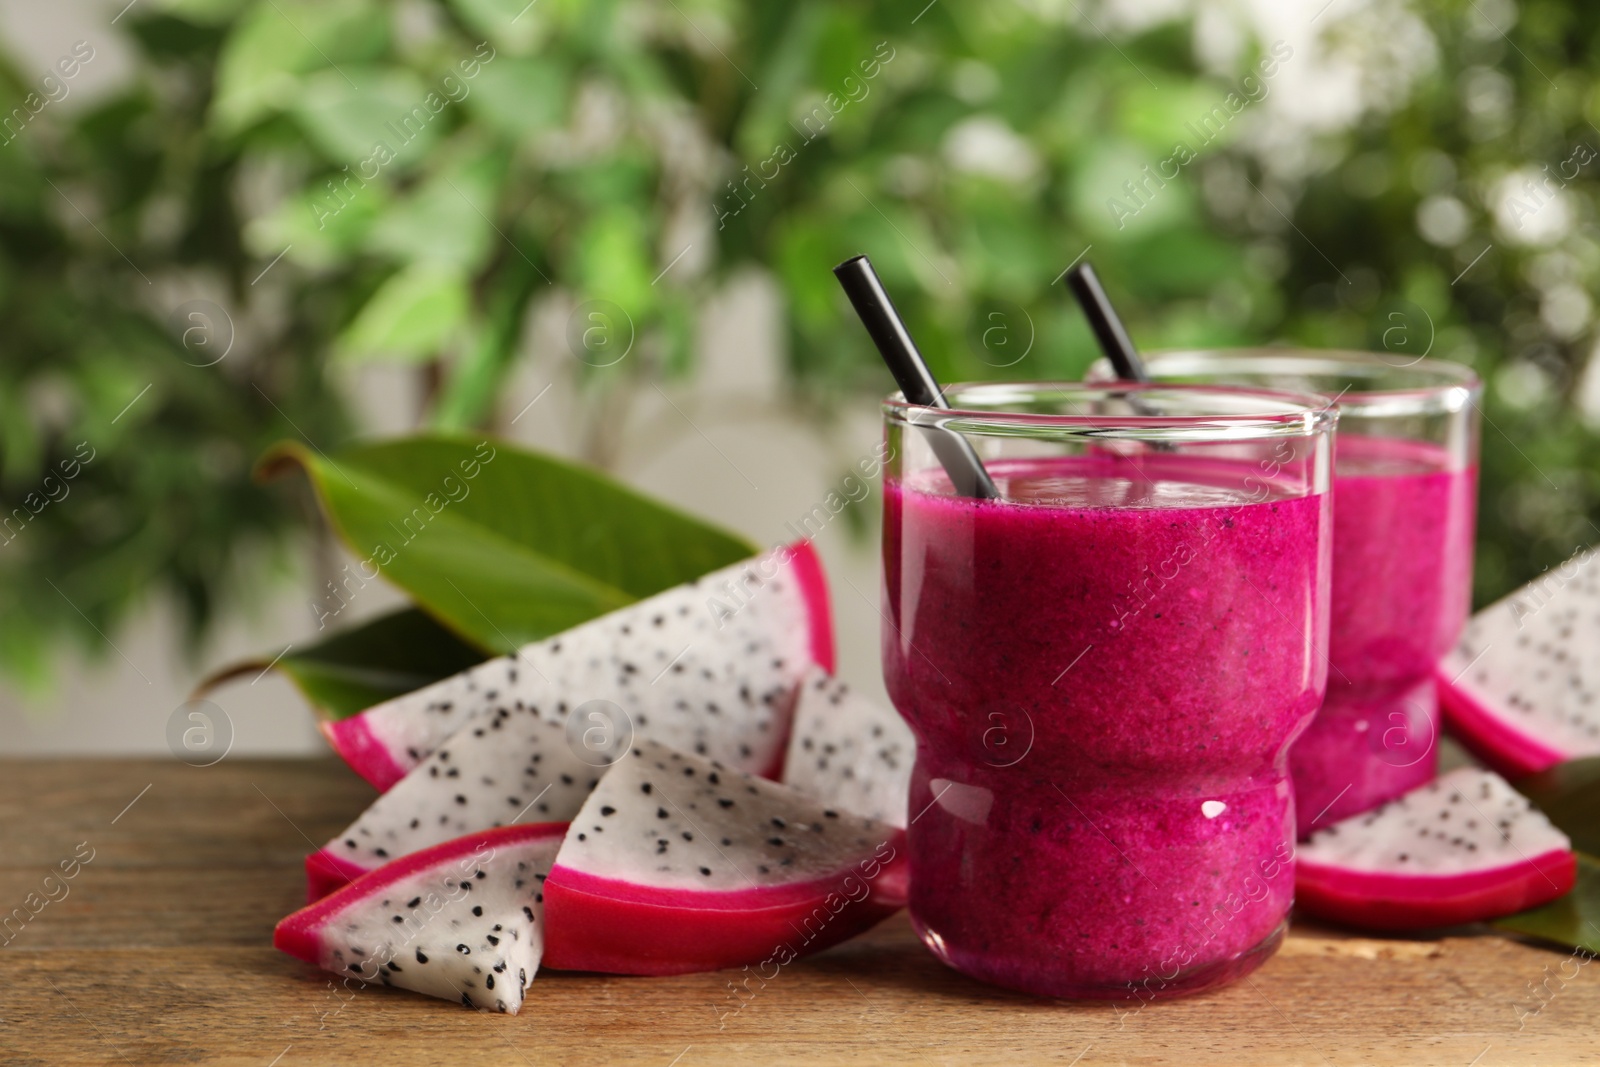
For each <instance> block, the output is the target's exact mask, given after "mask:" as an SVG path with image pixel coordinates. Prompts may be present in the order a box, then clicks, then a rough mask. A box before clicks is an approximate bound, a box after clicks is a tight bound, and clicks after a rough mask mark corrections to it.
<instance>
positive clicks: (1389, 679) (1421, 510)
mask: <svg viewBox="0 0 1600 1067" xmlns="http://www.w3.org/2000/svg"><path fill="white" fill-rule="evenodd" d="M1146 362H1147V365H1148V367H1149V369H1150V373H1151V376H1152V377H1153V378H1155V379H1156V380H1158V381H1164V382H1206V383H1211V384H1218V383H1227V384H1232V385H1248V386H1256V387H1263V388H1282V389H1292V390H1297V391H1303V392H1316V393H1321V394H1322V395H1324V396H1326V397H1328V399H1329V401H1330V402H1336V403H1337V405H1338V407H1339V430H1338V434H1337V439H1336V442H1335V461H1334V477H1333V497H1334V500H1333V602H1332V623H1331V626H1330V630H1329V661H1330V662H1329V673H1328V695H1327V699H1326V700H1325V701H1324V703H1323V705H1322V709H1321V710H1320V711H1319V712H1318V713H1317V717H1316V719H1315V720H1314V721H1313V722H1312V724H1311V727H1310V729H1308V730H1307V731H1306V733H1305V734H1304V735H1303V736H1302V737H1301V738H1300V740H1299V741H1297V742H1296V743H1295V746H1294V750H1293V751H1292V752H1291V753H1290V758H1289V765H1290V769H1291V770H1292V771H1293V775H1294V788H1295V805H1296V809H1297V815H1298V820H1299V831H1300V835H1301V836H1302V837H1304V836H1306V835H1307V834H1309V833H1310V832H1311V830H1312V829H1314V828H1316V827H1321V826H1327V825H1329V824H1330V823H1334V822H1337V821H1339V820H1340V819H1343V818H1346V817H1347V816H1350V815H1355V814H1358V813H1360V812H1363V811H1367V810H1369V809H1371V808H1374V807H1376V806H1377V805H1379V804H1381V803H1383V802H1384V801H1386V800H1391V799H1393V798H1394V797H1397V796H1400V795H1401V794H1403V793H1406V792H1408V791H1410V790H1411V789H1413V788H1415V787H1416V786H1418V785H1421V784H1422V783H1424V782H1426V781H1428V780H1430V779H1431V778H1433V777H1434V774H1435V764H1436V762H1437V756H1438V753H1437V742H1438V737H1439V702H1438V696H1437V693H1436V690H1435V684H1434V668H1435V665H1436V664H1437V663H1438V662H1439V659H1440V657H1442V656H1443V655H1444V654H1445V653H1446V652H1448V651H1449V650H1450V648H1451V647H1452V646H1453V645H1454V644H1455V642H1456V640H1457V638H1458V637H1459V636H1460V633H1461V628H1462V626H1463V625H1464V624H1465V622H1466V618H1467V612H1468V608H1469V606H1470V603H1471V585H1472V542H1473V532H1474V527H1475V519H1476V514H1477V507H1476V501H1477V485H1478V407H1477V403H1476V400H1477V397H1478V395H1479V393H1480V391H1481V386H1480V384H1479V382H1478V379H1477V376H1476V375H1474V374H1473V372H1472V370H1471V369H1470V368H1468V367H1465V366H1463V365H1461V364H1458V363H1449V362H1446V361H1442V360H1432V359H1421V360H1418V359H1405V360H1402V359H1400V358H1398V357H1396V356H1395V355H1393V354H1377V353H1363V352H1343V351H1318V350H1298V349H1238V350H1215V351H1186V352H1160V353H1155V354H1153V355H1150V356H1148V357H1147V359H1146ZM1109 374H1110V370H1109V368H1108V367H1106V366H1105V365H1104V364H1101V365H1097V367H1096V368H1095V369H1094V370H1093V371H1091V377H1106V376H1109Z"/></svg>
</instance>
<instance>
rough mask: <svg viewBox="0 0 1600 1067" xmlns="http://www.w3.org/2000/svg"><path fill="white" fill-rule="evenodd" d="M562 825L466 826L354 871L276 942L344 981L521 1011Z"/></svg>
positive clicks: (287, 922) (294, 918)
mask: <svg viewBox="0 0 1600 1067" xmlns="http://www.w3.org/2000/svg"><path fill="white" fill-rule="evenodd" d="M565 830H566V826H565V825H564V824H560V823H547V824H539V825H524V826H509V827H504V828H502V829H498V830H491V831H488V832H484V833H476V834H470V835H468V836H466V837H462V838H458V839H456V840H454V841H450V842H447V843H445V844H442V845H436V846H434V847H433V848H430V849H425V850H423V851H421V852H417V853H413V854H412V855H410V856H408V857H406V858H405V859H402V860H397V861H395V862H394V863H391V864H389V865H388V866H386V867H384V868H382V869H381V870H377V871H373V872H371V873H370V874H367V875H365V876H364V877H361V878H358V879H357V880H355V881H354V882H352V883H350V884H349V885H346V886H345V887H344V888H342V889H340V890H338V891H336V892H334V893H332V894H330V895H328V896H326V897H324V898H323V899H322V900H320V901H318V902H316V903H315V904H311V905H309V906H308V907H305V908H302V909H301V910H299V911H297V912H295V913H294V914H293V915H290V916H289V917H288V918H286V919H284V920H283V921H282V922H280V923H278V926H277V929H276V930H275V931H274V933H273V944H274V945H276V946H277V947H278V948H280V949H282V950H283V951H284V952H287V953H289V954H290V955H291V956H296V957H298V958H300V959H302V960H305V961H306V962H308V963H312V964H315V965H316V966H318V967H321V968H323V969H324V970H327V971H332V972H333V973H335V974H338V975H342V976H344V977H345V978H347V979H355V980H359V981H361V982H378V983H382V984H383V985H388V986H398V987H399V988H401V989H409V990H412V991H414V992H417V993H426V994H427V995H429V996H434V997H443V998H444V999H445V1000H452V1001H457V1002H459V1003H461V1004H465V1005H466V1006H468V1007H473V1008H479V1009H481V1010H485V1011H498V1012H505V1013H507V1014H511V1015H515V1014H516V1013H517V1010H518V1009H519V1008H521V1007H522V1000H523V997H524V995H525V994H526V992H527V989H528V985H529V983H531V982H532V981H533V977H534V975H535V974H536V973H537V972H538V970H539V961H540V957H541V955H542V952H543V944H544V921H543V915H542V913H543V908H544V904H543V896H542V888H543V883H544V878H545V877H546V875H547V874H548V872H549V870H550V866H551V863H552V862H553V861H554V859H555V856H556V852H557V850H558V849H559V848H560V845H561V841H562V837H563V834H564V832H565Z"/></svg>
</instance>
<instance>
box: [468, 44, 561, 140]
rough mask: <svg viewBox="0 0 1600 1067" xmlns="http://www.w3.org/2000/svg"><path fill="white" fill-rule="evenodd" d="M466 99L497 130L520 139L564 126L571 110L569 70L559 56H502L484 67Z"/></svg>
mask: <svg viewBox="0 0 1600 1067" xmlns="http://www.w3.org/2000/svg"><path fill="white" fill-rule="evenodd" d="M468 84H470V85H471V87H472V89H471V93H470V95H468V96H467V98H466V100H465V101H463V103H465V104H466V106H467V107H468V108H469V109H470V110H472V111H473V112H475V113H477V114H478V115H481V116H482V117H483V120H484V122H485V123H487V124H488V125H489V126H490V127H492V128H494V129H495V130H496V131H497V132H499V133H501V134H504V135H505V136H507V137H511V138H514V139H516V140H519V141H520V140H526V139H528V138H531V137H532V136H533V135H535V134H537V133H541V132H543V131H545V130H548V129H550V128H552V127H556V126H560V125H561V123H562V120H563V119H564V118H565V117H566V113H567V71H566V68H565V67H564V66H563V65H562V64H561V63H560V62H559V61H557V60H555V59H553V58H550V57H545V56H540V57H539V58H538V59H516V58H513V57H511V56H502V57H500V58H498V59H496V60H495V61H494V62H493V63H490V64H487V65H485V66H484V67H483V70H482V72H481V73H480V74H479V75H478V78H477V80H476V81H475V82H470V83H468Z"/></svg>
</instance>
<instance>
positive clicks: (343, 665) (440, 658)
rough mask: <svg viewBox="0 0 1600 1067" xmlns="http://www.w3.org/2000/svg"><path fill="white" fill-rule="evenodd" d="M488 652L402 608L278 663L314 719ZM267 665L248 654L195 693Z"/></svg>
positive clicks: (352, 709)
mask: <svg viewBox="0 0 1600 1067" xmlns="http://www.w3.org/2000/svg"><path fill="white" fill-rule="evenodd" d="M487 657H488V653H487V652H486V651H484V650H483V649H479V648H474V647H473V646H472V645H469V644H467V643H466V642H464V641H462V640H461V639H460V638H459V637H457V636H456V635H455V634H453V633H451V632H450V631H449V630H447V629H445V627H443V626H441V625H440V624H439V623H438V622H436V621H434V619H433V617H432V616H430V615H428V614H427V613H425V612H422V611H419V610H417V609H416V608H404V609H402V610H400V611H396V612H394V613H392V614H389V615H381V616H379V617H378V618H376V619H373V620H371V621H370V622H365V623H362V624H361V625H359V626H355V627H352V628H350V629H348V630H341V631H340V632H338V633H335V634H334V635H333V636H331V637H328V638H326V639H324V640H322V641H320V642H318V643H317V644H314V645H309V646H307V647H305V648H303V649H299V648H291V650H290V651H289V652H287V653H285V654H284V655H283V656H281V657H279V659H278V661H277V663H276V664H275V667H276V669H278V670H281V671H282V672H283V673H284V674H286V675H288V676H289V680H290V681H292V682H294V684H295V686H296V687H297V688H298V689H299V690H300V692H301V693H302V694H304V696H305V698H306V699H307V700H309V701H310V702H311V705H312V707H313V708H314V709H315V710H316V712H317V715H318V717H319V718H322V719H328V720H334V719H344V718H348V717H349V716H351V715H355V714H357V713H358V712H361V711H364V710H366V709H367V708H370V707H372V705H374V704H377V703H380V702H382V701H385V700H388V699H389V698H390V697H394V696H399V695H400V694H401V693H409V692H411V691H412V690H414V689H420V688H422V687H423V686H425V685H428V684H430V683H433V682H437V681H438V680H439V679H441V678H448V677H449V676H450V675H452V674H455V673H457V672H459V671H464V670H466V669H467V668H468V667H471V666H473V665H474V664H476V663H481V662H482V661H483V660H484V659H486V658H487ZM268 666H269V664H267V663H264V662H262V661H260V660H251V661H248V662H245V663H240V664H236V665H234V666H232V667H226V668H224V669H223V670H221V671H218V672H217V673H215V674H213V675H211V676H209V677H207V678H206V679H205V680H203V681H202V682H201V683H200V685H199V687H198V689H197V690H196V693H195V695H196V696H197V697H198V696H202V695H204V694H205V693H206V692H208V691H210V690H212V689H214V688H216V687H217V686H219V685H221V684H222V683H224V682H226V681H229V680H231V679H233V678H237V677H242V676H244V675H246V674H254V673H256V672H258V671H263V670H266V669H267V667H268Z"/></svg>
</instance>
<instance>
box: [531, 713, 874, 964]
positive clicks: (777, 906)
mask: <svg viewBox="0 0 1600 1067" xmlns="http://www.w3.org/2000/svg"><path fill="white" fill-rule="evenodd" d="M905 899H906V868H905V834H904V832H903V831H901V830H897V829H895V828H893V827H890V826H886V825H884V824H883V823H880V822H876V821H874V820H871V819H864V818H861V817H859V816H855V815H851V814H848V813H845V812H841V811H838V810H835V809H833V808H829V807H825V806H824V805H823V804H822V803H820V802H818V801H816V800H813V799H812V798H810V797H807V796H805V795H804V794H802V793H798V792H796V791H795V790H792V789H789V788H787V787H785V786H782V785H778V784H776V783H774V782H770V781H766V780H765V779H761V778H755V777H752V776H751V775H748V774H741V773H739V772H737V771H734V770H731V769H729V768H727V767H724V766H722V765H721V764H718V763H714V762H711V761H708V760H703V759H698V758H696V757H694V756H690V755H686V754H684V753H681V752H676V751H674V750H672V749H669V748H667V747H665V746H664V745H660V744H656V743H654V742H649V741H642V742H639V743H638V744H636V745H635V746H634V748H633V749H632V750H631V751H630V752H629V753H628V755H627V756H626V757H624V758H623V759H621V760H620V761H619V762H617V763H616V764H614V765H613V766H612V767H611V768H610V770H608V771H607V772H606V774H605V777H604V778H602V779H601V780H600V785H599V787H598V788H596V789H595V791H594V792H593V793H592V794H590V796H589V799H588V800H587V801H586V802H585V803H584V805H583V809H582V810H581V811H580V812H579V813H578V814H577V816H576V817H575V818H574V819H573V821H572V825H571V827H570V828H569V829H568V831H567V838H566V841H565V842H564V843H563V844H562V846H561V852H560V854H559V855H558V856H557V857H556V865H555V866H554V867H553V868H551V871H550V878H549V880H548V881H547V882H546V883H545V914H546V917H547V926H548V929H547V937H546V940H545V963H546V965H548V966H550V967H553V968H558V969H561V968H565V969H569V970H583V971H605V972H609V973H613V974H683V973H686V972H690V971H703V970H716V969H718V968H722V967H733V966H739V965H741V964H761V963H769V964H770V965H773V966H782V965H784V964H786V963H788V962H789V961H790V960H792V959H795V958H796V957H797V956H801V955H805V954H807V953H810V952H815V951H818V950H820V949H823V948H826V947H827V946H829V945H833V944H836V943H837V942H840V941H843V940H844V939H846V938H848V937H851V936H853V935H855V934H858V933H860V932H861V931H863V930H865V929H867V928H868V927H870V926H872V925H874V924H875V923H877V922H878V921H879V920H881V919H883V918H885V917H886V916H888V915H890V914H892V913H893V912H894V911H896V910H898V909H899V908H900V907H902V906H903V905H904V904H905Z"/></svg>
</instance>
